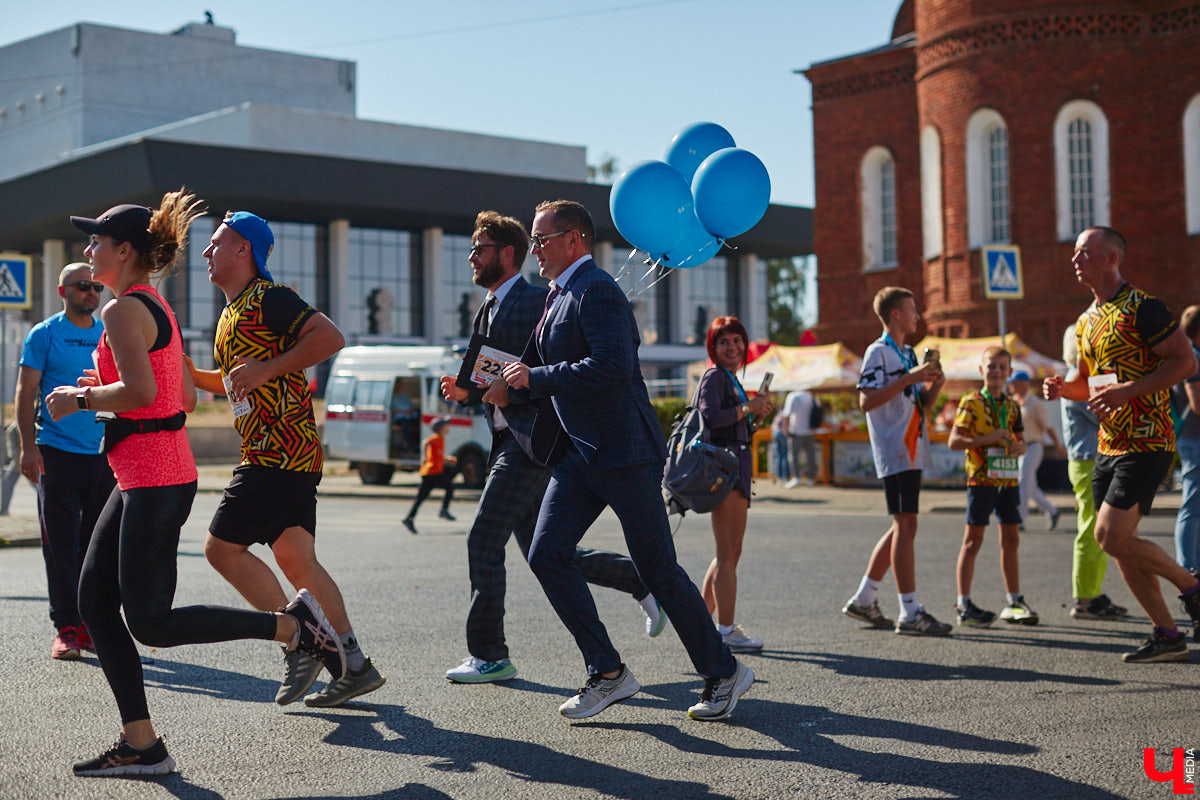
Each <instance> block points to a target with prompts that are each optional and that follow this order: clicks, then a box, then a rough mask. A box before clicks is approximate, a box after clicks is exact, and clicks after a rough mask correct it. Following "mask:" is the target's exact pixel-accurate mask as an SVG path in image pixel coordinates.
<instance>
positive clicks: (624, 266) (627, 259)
mask: <svg viewBox="0 0 1200 800" xmlns="http://www.w3.org/2000/svg"><path fill="white" fill-rule="evenodd" d="M635 255H637V248H636V247H635V248H633V249H632V250H630V251H629V255H627V256H625V263H624V264H622V265H621V268H620V269H619V270H617V274H616V275H614V276H613V280H614V281H617V282H620V280H621V278H623V277H625V270H627V269H629V265H630V263H631V262H632V261H633V257H634V256H635Z"/></svg>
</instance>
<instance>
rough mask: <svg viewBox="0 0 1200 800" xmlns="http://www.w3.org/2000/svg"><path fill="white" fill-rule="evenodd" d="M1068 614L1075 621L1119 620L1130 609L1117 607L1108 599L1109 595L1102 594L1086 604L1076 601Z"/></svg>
mask: <svg viewBox="0 0 1200 800" xmlns="http://www.w3.org/2000/svg"><path fill="white" fill-rule="evenodd" d="M1067 613H1068V614H1070V615H1071V616H1072V617H1074V618H1075V619H1105V620H1117V619H1120V618H1121V617H1123V616H1125V615H1126V614H1128V613H1129V609H1127V608H1125V606H1119V605H1117V604H1116V603H1114V602H1113V601H1112V600H1109V599H1108V595H1106V594H1102V595H1099V596H1098V597H1093V598H1092V599H1091V600H1088V601H1087V602H1086V603H1085V602H1083V601H1082V600H1076V601H1075V605H1073V606H1071V610H1070V611H1068V612H1067Z"/></svg>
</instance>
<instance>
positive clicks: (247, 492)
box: [208, 464, 321, 547]
mask: <svg viewBox="0 0 1200 800" xmlns="http://www.w3.org/2000/svg"><path fill="white" fill-rule="evenodd" d="M320 482H321V473H319V472H295V471H293V470H289V469H275V468H273V467H260V466H257V465H255V464H239V465H238V466H237V467H236V468H235V469H234V470H233V480H232V481H230V482H229V485H228V486H226V487H225V494H224V496H222V497H221V504H220V505H219V506H217V513H216V514H213V520H212V525H210V526H209V528H208V530H209V532H210V533H211V534H212V535H213V536H215V537H217V538H218V539H220V540H221V541H223V542H230V543H232V544H241V545H245V546H247V547H249V546H250V545H252V544H255V543H259V544H265V545H273V544H275V540H276V539H278V538H279V537H280V536H281V535H282V534H283V532H284V531H285V530H287V529H288V528H294V527H297V526H298V527H301V528H303V529H304V530H306V531H308V532H309V533H310V534H312V535H314V536H315V535H316V531H317V484H319V483H320Z"/></svg>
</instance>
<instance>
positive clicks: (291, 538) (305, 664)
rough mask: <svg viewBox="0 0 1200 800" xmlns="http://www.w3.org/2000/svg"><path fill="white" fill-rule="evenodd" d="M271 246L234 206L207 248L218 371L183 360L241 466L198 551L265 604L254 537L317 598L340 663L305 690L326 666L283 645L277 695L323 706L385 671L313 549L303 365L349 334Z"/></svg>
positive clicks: (276, 596)
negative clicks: (218, 406) (218, 299)
mask: <svg viewBox="0 0 1200 800" xmlns="http://www.w3.org/2000/svg"><path fill="white" fill-rule="evenodd" d="M274 243H275V235H274V234H273V233H271V227H270V226H269V225H267V222H266V220H264V219H262V218H261V217H259V216H257V215H255V214H251V213H249V212H248V211H238V212H235V213H230V214H227V215H226V216H225V219H224V221H222V223H221V225H219V226H218V227H217V230H216V231H215V232H214V233H213V235H212V239H210V240H209V244H208V247H206V248H205V249H204V258H205V260H206V261H207V262H208V274H209V280H211V281H212V282H213V283H214V284H216V286H217V287H218V288H219V289H220V290H221V292H222V293H224V295H225V300H226V302H227V303H228V305H226V307H225V311H224V312H223V313H222V314H221V320H220V322H219V323H218V324H217V335H216V341H215V342H214V345H213V350H214V351H215V353H216V358H217V365H218V367H219V369H215V370H205V369H196V367H195V365H193V364H191V362H190V361H189V362H188V365H189V367H190V368H191V372H192V380H193V381H195V383H196V387H197V388H199V389H204V390H205V391H209V392H212V393H213V394H217V395H225V396H226V397H228V398H229V405H230V407H231V409H232V411H233V419H234V425H235V426H236V427H237V429H238V432H239V433H241V434H242V463H240V464H238V465H237V467H235V468H234V470H233V480H232V481H230V483H229V485H228V486H227V487H226V488H225V494H224V496H222V498H221V503H220V505H218V506H217V511H216V513H215V514H214V515H213V520H212V523H211V524H210V525H209V528H208V538H207V539H206V540H205V542H204V555H205V557H206V558H207V559H208V561H209V563H210V564H212V565H213V567H215V568H216V570H217V571H218V572H220V573H221V574H222V575H223V576H224V577H225V580H227V581H229V582H230V583H231V584H232V585H233V587H234V588H235V589H237V590H238V591H239V592H241V593H242V596H243V597H245V598H246V600H248V601H249V602H250V604H251V605H253V606H254V607H255V608H258V609H260V610H264V611H265V610H270V609H274V608H276V607H278V606H280V605H282V602H285V601H286V597H285V595H284V593H283V587H282V586H280V584H279V579H278V578H276V577H275V573H274V572H273V571H272V570H271V568H270V567H269V566H267V564H266V563H265V562H263V561H262V559H260V558H259V557H258V556H256V555H255V554H254V553H251V552H250V545H252V544H256V543H261V544H265V545H268V546H269V547H270V548H271V552H272V554H274V556H275V563H276V564H278V565H279V568H280V569H281V570H282V571H283V574H284V575H285V576H286V577H287V579H288V581H289V582H290V583H291V584H292V585H293V586H295V587H296V588H297V589H300V588H306V589H308V590H309V591H310V592H312V594H313V595H314V596H315V597H316V599H317V601H318V602H319V603H320V604H321V606H322V607H323V608H324V609H325V614H326V616H327V617H328V618H329V623H330V625H332V626H333V629H334V631H335V632H336V633H337V636H338V648H339V650H340V651H342V652H344V654H345V669H344V670H343V671H342V674H341V675H334V676H333V679H332V680H331V681H330V682H329V683H328V684H326V685H325V688H324V689H322V690H321V691H320V692H316V693H314V694H309V695H306V694H305V693H306V692H308V690H309V689H310V688H311V687H312V685H313V684H314V683H315V682H316V680H317V677H318V676H319V675H320V674H321V670H322V664H321V663H320V662H319V661H317V660H315V659H313V658H310V657H309V656H307V655H305V654H304V653H302V652H300V651H299V650H296V649H292V650H285V652H284V656H283V657H284V677H283V682H282V684H281V685H280V687H279V691H278V693H277V694H276V695H275V702H276V703H279V704H280V705H287V704H288V703H293V702H295V701H296V700H299V699H300V698H301V697H303V698H304V704H305V705H306V706H315V707H318V708H326V707H330V706H339V705H341V704H342V703H344V702H346V701H347V700H349V699H350V698H352V697H357V696H359V695H361V694H365V693H366V692H370V691H374V690H375V689H378V688H379V687H380V686H382V685H383V683H384V681H385V678H384V677H383V675H381V674H380V673H379V670H378V669H376V668H375V665H374V664H372V663H371V659H369V658H367V657H366V655H365V654H364V653H363V651H362V648H361V647H359V644H358V639H357V637H355V635H354V629H353V628H352V627H351V625H350V618H349V617H348V616H347V614H346V606H345V603H344V602H343V600H342V593H341V590H340V589H339V588H338V585H337V584H336V583H335V582H334V580H333V578H332V577H330V575H329V573H328V572H327V571H326V570H325V568H324V567H323V566H321V563H320V562H319V561H317V555H316V545H315V537H316V532H317V484H319V483H320V482H321V442H320V440H319V439H318V438H317V427H316V425H315V424H314V423H313V410H312V397H311V396H310V395H309V392H308V381H307V379H306V378H305V376H304V370H305V369H307V368H309V367H312V366H315V365H316V364H319V363H321V362H322V361H325V360H326V359H329V358H332V357H333V356H334V354H335V353H337V351H338V350H340V349H342V345H343V344H344V343H345V339H344V338H343V337H342V333H341V331H339V330H338V329H337V326H336V325H334V324H333V321H332V320H331V319H329V317H327V316H325V315H324V314H322V313H320V312H319V311H316V310H314V309H313V308H312V307H311V306H309V305H308V303H306V302H304V301H303V300H301V299H300V297H299V296H297V295H296V293H295V292H293V291H292V290H291V289H288V288H287V287H286V286H280V285H279V284H277V283H275V282H274V280H273V279H272V278H271V273H270V272H268V271H267V257H268V256H270V254H271V248H272V246H273V245H274ZM281 601H282V602H281Z"/></svg>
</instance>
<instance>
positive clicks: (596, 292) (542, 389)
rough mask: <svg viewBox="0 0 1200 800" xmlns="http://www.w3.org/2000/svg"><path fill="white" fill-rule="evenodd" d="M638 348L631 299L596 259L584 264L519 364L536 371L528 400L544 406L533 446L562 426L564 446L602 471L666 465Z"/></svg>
mask: <svg viewBox="0 0 1200 800" xmlns="http://www.w3.org/2000/svg"><path fill="white" fill-rule="evenodd" d="M638 343H639V337H638V332H637V323H636V322H635V320H634V316H633V309H632V307H631V306H630V305H629V301H628V300H627V299H626V298H625V293H624V292H623V291H621V288H620V287H619V286H618V285H617V283H616V281H614V280H613V279H612V276H611V275H609V274H608V273H607V272H605V271H604V270H602V269H600V268H599V267H598V266H597V265H596V262H595V261H593V260H591V259H588V260H587V261H585V262H584V263H582V264H580V265H579V267H578V268H577V269H576V270H575V273H574V274H573V275H572V276H571V279H570V280H569V281H568V282H567V285H566V286H565V287H563V291H562V293H561V294H560V295H559V296H558V297H557V298H556V299H555V301H554V304H553V305H552V306H551V307H550V310H549V313H548V314H547V316H546V322H545V324H544V325H543V326H542V331H541V336H540V337H534V338H532V339H530V341H529V344H528V346H527V347H526V348H525V353H524V355H523V356H522V359H521V360H522V361H523V362H524V363H526V364H528V365H529V367H530V370H529V395H530V396H531V397H532V398H534V399H542V400H543V402H542V405H541V413H540V414H539V416H538V425H539V430H538V431H537V432H535V444H536V443H538V442H539V441H542V442H544V441H545V439H544V438H543V437H544V436H546V435H548V434H546V433H545V432H544V429H545V428H546V427H547V424H548V423H554V422H557V426H558V427H561V430H562V432H563V433H564V434H565V437H566V439H565V441H569V442H570V446H572V447H573V448H574V449H575V450H576V451H577V452H578V453H579V454H580V455H581V456H582V457H583V459H584V461H586V462H587V463H589V464H591V465H593V466H596V467H598V468H602V469H613V468H620V467H629V466H636V465H640V464H651V463H663V462H664V461H665V460H666V457H667V451H666V443H665V442H664V440H663V434H662V428H661V427H660V426H659V424H658V416H657V415H656V414H655V413H654V408H653V406H651V405H650V397H649V394H648V393H647V391H646V384H645V382H644V381H643V380H642V370H641V365H640V364H639V362H638ZM546 399H548V400H549V405H550V408H549V409H548V408H547V404H546V402H545V400H546ZM550 410H553V412H554V415H553V416H551V415H550V414H549V413H548V412H549V411H550ZM539 434H540V435H539Z"/></svg>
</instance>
